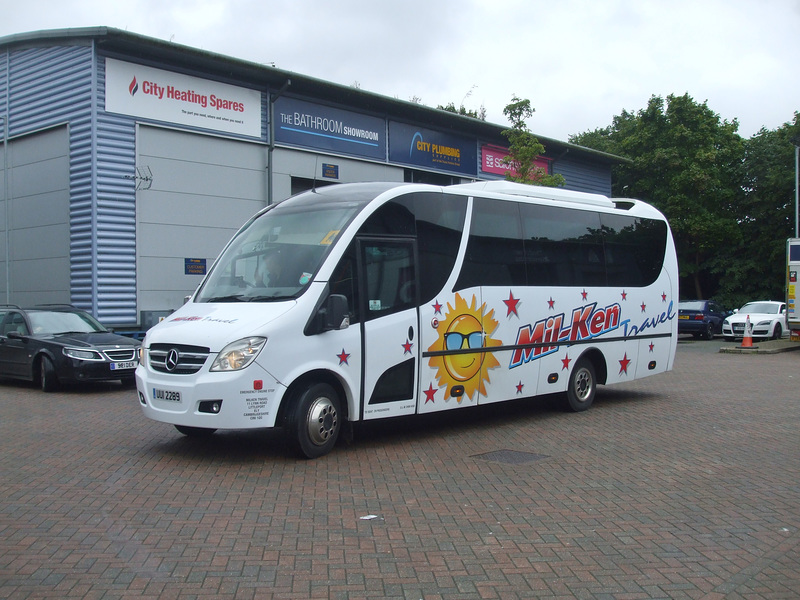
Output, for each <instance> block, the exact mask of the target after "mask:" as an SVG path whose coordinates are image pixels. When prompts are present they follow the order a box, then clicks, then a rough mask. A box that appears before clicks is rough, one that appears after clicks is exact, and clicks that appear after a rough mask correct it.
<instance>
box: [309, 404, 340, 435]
mask: <svg viewBox="0 0 800 600" xmlns="http://www.w3.org/2000/svg"><path fill="white" fill-rule="evenodd" d="M338 426H339V415H337V414H336V407H335V406H334V405H333V402H331V401H330V400H329V399H328V398H317V399H316V400H314V402H313V403H312V404H311V408H310V409H309V411H308V437H309V439H310V440H311V441H312V442H313V443H314V444H316V445H317V446H321V445H322V444H324V443H325V442H327V441H328V440H329V439H330V438H331V436H332V435H333V434H334V433H335V432H336V428H337V427H338Z"/></svg>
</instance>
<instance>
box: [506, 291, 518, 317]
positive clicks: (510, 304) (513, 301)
mask: <svg viewBox="0 0 800 600" xmlns="http://www.w3.org/2000/svg"><path fill="white" fill-rule="evenodd" d="M503 304H505V305H506V308H508V312H507V313H506V316H507V317H510V316H511V313H514V314H515V315H517V316H519V315H518V314H517V304H519V298H514V294H512V293H511V290H508V300H503Z"/></svg>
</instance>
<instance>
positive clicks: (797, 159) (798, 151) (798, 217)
mask: <svg viewBox="0 0 800 600" xmlns="http://www.w3.org/2000/svg"><path fill="white" fill-rule="evenodd" d="M789 141H790V142H792V144H794V237H800V196H798V193H800V192H799V191H798V187H799V186H798V179H799V178H800V176H798V172H799V171H800V135H795V136H793V137H792V138H791V139H790V140H789Z"/></svg>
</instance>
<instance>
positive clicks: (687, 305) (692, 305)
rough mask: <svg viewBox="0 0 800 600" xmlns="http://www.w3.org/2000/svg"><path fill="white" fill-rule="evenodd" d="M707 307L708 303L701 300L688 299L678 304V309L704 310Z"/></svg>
mask: <svg viewBox="0 0 800 600" xmlns="http://www.w3.org/2000/svg"><path fill="white" fill-rule="evenodd" d="M705 307H706V303H705V302H702V301H700V300H694V301H691V300H687V301H686V302H680V303H679V304H678V310H703V309H705Z"/></svg>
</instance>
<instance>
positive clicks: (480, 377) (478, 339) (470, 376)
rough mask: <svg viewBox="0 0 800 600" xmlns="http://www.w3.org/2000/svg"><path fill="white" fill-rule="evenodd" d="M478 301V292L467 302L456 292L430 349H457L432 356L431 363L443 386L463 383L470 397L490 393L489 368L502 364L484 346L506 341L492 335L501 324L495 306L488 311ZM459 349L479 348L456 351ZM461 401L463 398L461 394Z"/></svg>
mask: <svg viewBox="0 0 800 600" xmlns="http://www.w3.org/2000/svg"><path fill="white" fill-rule="evenodd" d="M477 304H478V302H477V300H476V299H475V296H474V295H473V296H472V302H471V303H470V305H469V306H467V301H466V300H464V298H462V297H461V296H460V295H459V294H456V298H455V306H452V305H451V304H450V303H449V302H448V303H447V311H446V312H445V316H444V318H443V319H441V320H440V321H439V326H438V332H439V337H438V339H437V340H436V341H435V342H434V343H433V344H432V345H431V346H430V347H429V348H428V352H443V351H444V352H453V354H437V355H436V356H432V357H431V358H429V359H428V365H429V366H430V367H431V368H435V369H436V379H437V381H438V382H439V386H443V385H446V386H447V388H448V389H452V387H453V386H457V385H460V386H463V387H464V395H465V396H467V397H468V398H470V399H472V397H473V395H474V394H475V392H476V391H477V392H478V393H479V394H481V395H482V396H485V395H486V383H491V382H490V380H489V369H493V368H495V367H498V366H500V363H499V362H498V361H497V359H496V358H495V357H494V355H493V354H492V353H491V352H486V351H485V350H480V349H481V348H490V347H494V346H501V345H502V344H503V342H502V341H500V340H496V339H493V338H492V337H491V334H492V333H494V331H495V330H496V329H497V326H498V325H499V323H498V321H497V320H495V319H494V309H491V310H490V311H489V312H488V313H486V314H484V312H485V310H486V304H481V306H480V308H476V307H477ZM481 323H482V324H483V325H481ZM457 350H462V351H463V350H476V351H475V352H455V351H457ZM449 396H450V394H449V393H448V394H447V397H449ZM458 401H459V402H460V401H461V397H459V399H458Z"/></svg>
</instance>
